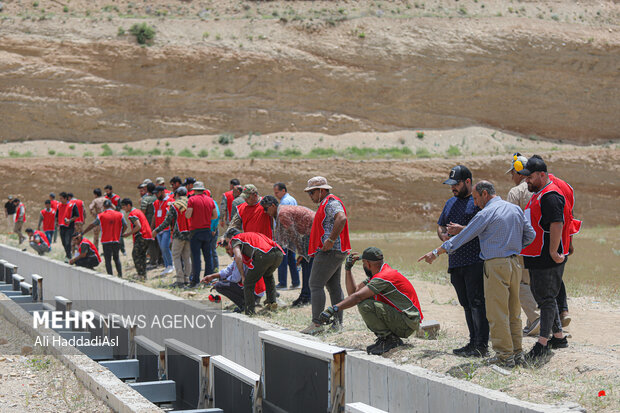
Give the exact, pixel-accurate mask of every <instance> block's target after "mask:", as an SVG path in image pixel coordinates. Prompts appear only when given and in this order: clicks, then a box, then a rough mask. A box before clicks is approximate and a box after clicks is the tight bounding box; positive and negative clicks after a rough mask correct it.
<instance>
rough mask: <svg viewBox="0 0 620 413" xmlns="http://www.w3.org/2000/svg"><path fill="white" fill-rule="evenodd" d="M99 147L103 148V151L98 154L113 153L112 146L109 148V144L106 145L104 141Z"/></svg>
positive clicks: (108, 154)
mask: <svg viewBox="0 0 620 413" xmlns="http://www.w3.org/2000/svg"><path fill="white" fill-rule="evenodd" d="M101 149H103V152H101V153H100V154H99V156H112V155H114V152H113V151H112V148H110V145H108V144H107V143H104V144H103V145H101Z"/></svg>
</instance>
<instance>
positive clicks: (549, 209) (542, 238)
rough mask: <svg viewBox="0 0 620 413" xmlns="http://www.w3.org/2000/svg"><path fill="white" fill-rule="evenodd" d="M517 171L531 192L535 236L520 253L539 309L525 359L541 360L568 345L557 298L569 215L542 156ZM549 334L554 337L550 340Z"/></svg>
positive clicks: (529, 207) (529, 208)
mask: <svg viewBox="0 0 620 413" xmlns="http://www.w3.org/2000/svg"><path fill="white" fill-rule="evenodd" d="M519 174H521V175H524V176H526V177H527V178H526V182H527V186H528V189H529V190H530V192H534V194H533V195H532V199H531V200H530V202H529V203H528V205H527V207H526V209H525V216H526V217H527V218H528V220H529V221H530V223H531V225H532V227H533V228H534V231H535V232H536V238H535V239H534V242H532V243H531V244H530V245H528V246H527V247H525V248H524V249H523V251H521V255H523V256H524V262H525V267H526V268H527V269H528V270H529V271H530V278H531V279H530V283H531V284H530V287H531V289H532V294H533V295H534V298H535V299H536V302H537V303H538V307H539V308H540V335H539V337H538V342H537V343H536V344H535V345H534V347H533V348H532V350H531V351H530V352H529V353H528V354H527V356H526V358H527V359H528V360H529V361H531V362H541V361H544V360H545V359H546V357H547V356H548V355H549V350H550V349H551V348H566V347H568V340H567V339H566V336H565V334H564V332H563V331H562V323H561V320H560V314H559V311H558V305H557V302H556V297H557V296H558V293H559V292H560V286H561V284H562V275H563V273H564V264H565V263H566V257H567V255H568V251H569V247H570V235H571V229H572V228H571V225H570V224H571V222H569V221H571V219H572V214H571V211H568V209H569V208H568V206H567V205H566V199H565V198H564V195H563V192H562V190H561V189H560V188H559V187H558V186H557V185H556V184H555V183H554V182H552V181H551V180H550V179H549V175H548V174H547V165H546V164H545V162H544V161H543V160H542V158H540V157H539V156H537V155H534V156H532V157H531V158H530V159H529V160H528V161H527V163H526V164H525V168H524V169H522V170H521V171H519ZM551 333H553V337H551V339H550V340H549V339H548V337H549V335H550V334H551Z"/></svg>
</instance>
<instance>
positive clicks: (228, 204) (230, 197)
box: [224, 190, 234, 221]
mask: <svg viewBox="0 0 620 413" xmlns="http://www.w3.org/2000/svg"><path fill="white" fill-rule="evenodd" d="M232 192H233V191H232V190H230V191H228V192H224V198H226V213H227V215H228V220H229V221H230V220H231V218H232V203H233V200H234V197H233V193H232Z"/></svg>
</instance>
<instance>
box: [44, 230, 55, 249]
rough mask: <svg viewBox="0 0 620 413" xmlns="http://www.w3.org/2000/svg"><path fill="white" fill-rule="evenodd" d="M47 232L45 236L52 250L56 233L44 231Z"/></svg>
mask: <svg viewBox="0 0 620 413" xmlns="http://www.w3.org/2000/svg"><path fill="white" fill-rule="evenodd" d="M43 232H45V236H46V237H47V240H48V241H49V242H50V248H51V246H52V242H54V231H43Z"/></svg>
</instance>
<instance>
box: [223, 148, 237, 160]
mask: <svg viewBox="0 0 620 413" xmlns="http://www.w3.org/2000/svg"><path fill="white" fill-rule="evenodd" d="M224 156H225V157H227V158H232V157H233V156H235V153H234V152H233V151H232V149H230V148H226V150H225V151H224Z"/></svg>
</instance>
